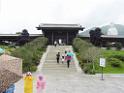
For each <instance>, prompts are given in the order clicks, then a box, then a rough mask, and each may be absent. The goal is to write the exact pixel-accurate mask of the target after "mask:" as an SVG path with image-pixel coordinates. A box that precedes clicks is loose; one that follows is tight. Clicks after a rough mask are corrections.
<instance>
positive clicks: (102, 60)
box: [100, 58, 106, 67]
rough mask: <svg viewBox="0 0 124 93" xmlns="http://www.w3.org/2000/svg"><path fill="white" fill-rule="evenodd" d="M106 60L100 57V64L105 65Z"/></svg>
mask: <svg viewBox="0 0 124 93" xmlns="http://www.w3.org/2000/svg"><path fill="white" fill-rule="evenodd" d="M105 63H106V60H105V58H100V66H101V67H105Z"/></svg>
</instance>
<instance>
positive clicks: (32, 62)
mask: <svg viewBox="0 0 124 93" xmlns="http://www.w3.org/2000/svg"><path fill="white" fill-rule="evenodd" d="M47 41H48V39H47V38H45V37H39V38H36V39H34V40H33V41H31V42H29V43H26V44H25V45H24V46H22V47H20V48H18V49H16V50H15V51H13V52H12V56H15V57H19V58H22V59H23V72H27V71H31V72H32V71H36V69H37V65H38V64H39V62H40V58H41V56H42V54H43V51H44V50H45V48H46V45H47Z"/></svg>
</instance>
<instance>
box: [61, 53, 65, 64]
mask: <svg viewBox="0 0 124 93" xmlns="http://www.w3.org/2000/svg"><path fill="white" fill-rule="evenodd" d="M61 59H62V64H63V63H64V61H65V56H64V55H62V57H61Z"/></svg>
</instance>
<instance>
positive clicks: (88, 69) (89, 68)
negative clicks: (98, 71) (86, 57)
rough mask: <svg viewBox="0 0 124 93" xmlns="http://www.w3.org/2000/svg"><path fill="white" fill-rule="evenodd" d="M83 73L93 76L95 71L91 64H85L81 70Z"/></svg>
mask: <svg viewBox="0 0 124 93" xmlns="http://www.w3.org/2000/svg"><path fill="white" fill-rule="evenodd" d="M83 71H84V73H86V74H95V70H93V65H92V63H86V64H85V65H84V68H83Z"/></svg>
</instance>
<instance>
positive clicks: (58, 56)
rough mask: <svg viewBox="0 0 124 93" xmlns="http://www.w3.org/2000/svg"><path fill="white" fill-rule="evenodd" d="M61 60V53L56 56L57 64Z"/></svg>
mask: <svg viewBox="0 0 124 93" xmlns="http://www.w3.org/2000/svg"><path fill="white" fill-rule="evenodd" d="M59 58H60V52H58V53H57V54H56V60H57V63H59Z"/></svg>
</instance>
